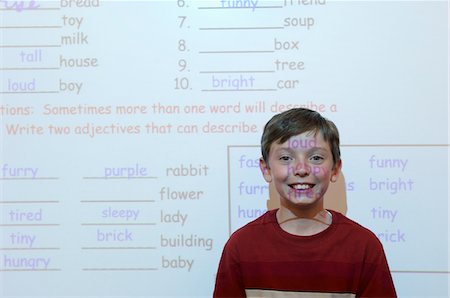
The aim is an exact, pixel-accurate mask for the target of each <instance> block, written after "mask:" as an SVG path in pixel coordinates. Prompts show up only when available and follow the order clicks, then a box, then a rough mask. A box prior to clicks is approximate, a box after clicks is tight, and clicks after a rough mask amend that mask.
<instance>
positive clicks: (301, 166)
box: [294, 162, 311, 177]
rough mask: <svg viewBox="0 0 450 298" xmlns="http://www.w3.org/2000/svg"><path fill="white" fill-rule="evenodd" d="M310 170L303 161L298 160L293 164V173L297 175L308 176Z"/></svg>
mask: <svg viewBox="0 0 450 298" xmlns="http://www.w3.org/2000/svg"><path fill="white" fill-rule="evenodd" d="M310 172H311V167H310V166H309V165H307V164H306V163H304V162H299V163H298V164H297V165H296V166H295V171H294V175H299V176H300V177H305V176H308V175H309V173H310Z"/></svg>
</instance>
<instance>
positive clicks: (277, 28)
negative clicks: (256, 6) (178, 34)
mask: <svg viewBox="0 0 450 298" xmlns="http://www.w3.org/2000/svg"><path fill="white" fill-rule="evenodd" d="M282 29H284V27H209V28H208V27H206V28H199V30H209V31H211V30H282Z"/></svg>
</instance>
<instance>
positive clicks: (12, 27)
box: [0, 26, 62, 29]
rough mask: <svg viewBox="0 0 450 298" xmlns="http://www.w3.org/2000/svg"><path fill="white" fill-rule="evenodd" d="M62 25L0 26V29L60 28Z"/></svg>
mask: <svg viewBox="0 0 450 298" xmlns="http://www.w3.org/2000/svg"><path fill="white" fill-rule="evenodd" d="M61 28H62V26H0V29H61Z"/></svg>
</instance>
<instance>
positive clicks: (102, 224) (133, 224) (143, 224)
mask: <svg viewBox="0 0 450 298" xmlns="http://www.w3.org/2000/svg"><path fill="white" fill-rule="evenodd" d="M81 225H82V226H156V223H151V222H149V223H82V224H81Z"/></svg>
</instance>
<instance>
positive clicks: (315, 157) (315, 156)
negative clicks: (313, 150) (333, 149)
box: [310, 155, 323, 161]
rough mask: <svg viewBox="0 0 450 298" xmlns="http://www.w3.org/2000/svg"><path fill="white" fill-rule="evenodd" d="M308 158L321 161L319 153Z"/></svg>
mask: <svg viewBox="0 0 450 298" xmlns="http://www.w3.org/2000/svg"><path fill="white" fill-rule="evenodd" d="M310 159H311V160H313V161H321V160H323V157H322V156H320V155H314V156H312V157H311V158H310Z"/></svg>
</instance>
